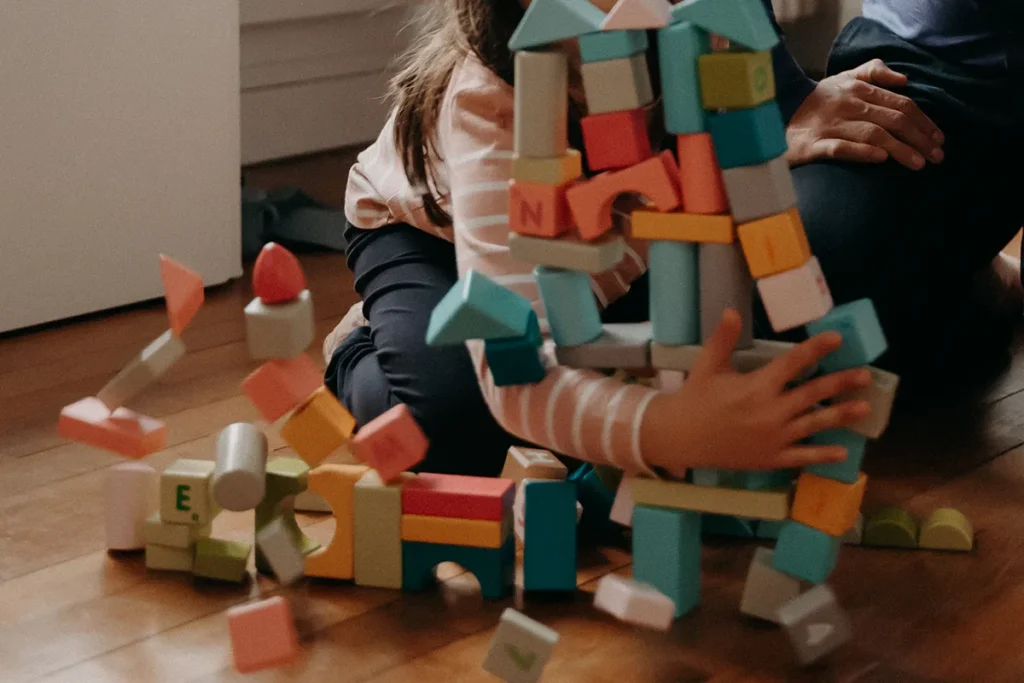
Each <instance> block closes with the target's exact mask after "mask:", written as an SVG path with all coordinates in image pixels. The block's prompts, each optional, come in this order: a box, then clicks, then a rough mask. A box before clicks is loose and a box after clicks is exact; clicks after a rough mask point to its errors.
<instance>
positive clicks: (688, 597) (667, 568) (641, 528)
mask: <svg viewBox="0 0 1024 683" xmlns="http://www.w3.org/2000/svg"><path fill="white" fill-rule="evenodd" d="M700 517H701V516H700V514H698V513H696V512H689V511H686V510H669V509H665V508H655V507H647V506H645V505H637V506H636V507H635V508H634V509H633V578H634V579H636V580H637V581H643V582H645V583H649V584H651V585H652V586H654V587H655V588H657V589H658V590H659V591H661V592H662V593H663V594H665V595H667V596H668V597H670V598H672V601H673V602H675V604H676V616H677V617H681V616H682V615H684V614H686V613H687V612H689V611H690V610H692V609H693V608H694V607H696V606H697V604H698V603H699V602H700V526H701V523H700Z"/></svg>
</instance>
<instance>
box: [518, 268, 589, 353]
mask: <svg viewBox="0 0 1024 683" xmlns="http://www.w3.org/2000/svg"><path fill="white" fill-rule="evenodd" d="M533 278H534V279H535V280H536V281H537V287H538V289H540V296H541V300H542V301H543V302H544V311H545V313H546V314H547V318H548V325H549V326H550V330H551V338H552V339H554V341H555V344H559V345H564V346H576V345H578V344H585V343H587V342H589V341H593V340H595V339H597V338H598V336H600V334H601V313H600V311H598V308H597V300H596V299H595V298H594V293H593V290H591V289H590V276H588V275H587V274H586V273H581V272H578V271H573V270H562V269H561V268H548V267H547V266H537V267H536V268H534V269H533Z"/></svg>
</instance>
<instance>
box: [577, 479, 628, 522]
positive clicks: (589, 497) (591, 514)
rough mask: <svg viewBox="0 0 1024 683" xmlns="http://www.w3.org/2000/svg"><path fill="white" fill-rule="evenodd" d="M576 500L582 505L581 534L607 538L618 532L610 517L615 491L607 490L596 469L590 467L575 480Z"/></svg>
mask: <svg viewBox="0 0 1024 683" xmlns="http://www.w3.org/2000/svg"><path fill="white" fill-rule="evenodd" d="M576 500H578V501H579V502H580V505H582V506H583V516H582V517H581V518H580V523H579V530H580V534H581V535H584V536H585V537H590V538H596V539H607V538H609V537H610V536H617V535H618V534H619V533H620V530H619V528H618V527H617V526H615V524H614V523H613V522H612V521H611V519H610V517H611V514H612V505H614V503H615V492H614V491H612V490H609V488H608V487H607V486H606V485H605V483H604V482H603V481H602V480H601V476H600V474H599V473H598V471H597V470H594V469H591V470H590V471H589V472H587V474H586V475H585V476H583V477H580V478H578V479H577V480H576Z"/></svg>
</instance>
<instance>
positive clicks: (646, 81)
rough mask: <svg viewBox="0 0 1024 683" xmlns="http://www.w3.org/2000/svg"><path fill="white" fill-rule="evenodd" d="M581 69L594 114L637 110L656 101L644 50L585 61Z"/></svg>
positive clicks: (588, 105) (591, 110)
mask: <svg viewBox="0 0 1024 683" xmlns="http://www.w3.org/2000/svg"><path fill="white" fill-rule="evenodd" d="M580 72H581V73H582V75H583V87H584V90H585V91H586V95H587V109H588V111H589V113H590V114H591V115H595V114H607V113H609V112H613V111H626V110H629V109H638V108H640V107H645V106H647V105H648V104H650V103H651V102H653V101H654V90H653V88H652V87H651V75H650V72H649V71H648V67H647V57H646V55H645V54H643V53H640V54H636V55H633V56H632V57H625V58H623V59H610V60H608V61H604V62H590V63H584V64H583V65H582V66H581V67H580Z"/></svg>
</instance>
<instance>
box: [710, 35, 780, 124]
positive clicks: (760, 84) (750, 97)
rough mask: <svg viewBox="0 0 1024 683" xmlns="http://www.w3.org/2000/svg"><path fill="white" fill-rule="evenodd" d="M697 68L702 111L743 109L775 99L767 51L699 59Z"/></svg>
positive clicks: (717, 53)
mask: <svg viewBox="0 0 1024 683" xmlns="http://www.w3.org/2000/svg"><path fill="white" fill-rule="evenodd" d="M699 66H700V91H701V99H702V101H703V102H704V108H705V109H709V110H711V111H715V110H718V109H744V108H749V107H756V106H758V105H759V104H764V103H765V102H767V101H768V100H771V99H774V98H775V73H774V71H773V70H772V54H771V52H769V51H768V50H762V51H760V52H715V53H712V54H709V55H701V57H700V64H699Z"/></svg>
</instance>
